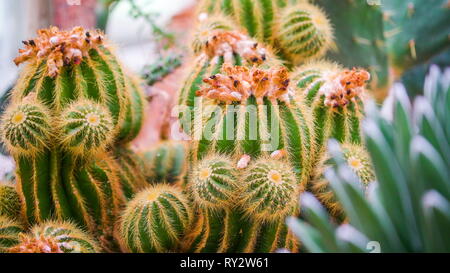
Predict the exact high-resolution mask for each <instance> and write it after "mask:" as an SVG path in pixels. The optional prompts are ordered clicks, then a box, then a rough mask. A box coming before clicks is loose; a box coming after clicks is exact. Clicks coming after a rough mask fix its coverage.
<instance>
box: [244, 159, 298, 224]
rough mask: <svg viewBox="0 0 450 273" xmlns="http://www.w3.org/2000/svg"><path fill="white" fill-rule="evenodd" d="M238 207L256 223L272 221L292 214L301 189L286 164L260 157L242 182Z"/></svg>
mask: <svg viewBox="0 0 450 273" xmlns="http://www.w3.org/2000/svg"><path fill="white" fill-rule="evenodd" d="M241 183H242V185H241V187H242V193H243V194H242V195H241V198H242V200H241V202H240V205H241V207H242V209H243V210H244V211H245V214H246V215H247V216H248V217H251V218H254V219H255V220H260V221H265V220H275V219H280V218H282V217H284V216H286V215H287V214H288V213H292V211H293V209H294V208H295V206H296V196H297V194H298V192H299V190H300V186H299V185H298V183H297V178H296V176H295V174H294V173H293V172H292V167H291V166H290V164H289V163H287V162H283V161H279V160H276V159H272V158H265V157H262V158H259V159H258V160H256V161H255V162H254V163H253V164H251V165H250V166H249V167H248V168H247V170H246V174H245V175H244V179H243V181H242V182H241Z"/></svg>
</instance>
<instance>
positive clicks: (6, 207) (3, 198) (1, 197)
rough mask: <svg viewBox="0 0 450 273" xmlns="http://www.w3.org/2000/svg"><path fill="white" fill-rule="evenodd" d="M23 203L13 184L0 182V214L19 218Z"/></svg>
mask: <svg viewBox="0 0 450 273" xmlns="http://www.w3.org/2000/svg"><path fill="white" fill-rule="evenodd" d="M20 209H21V204H20V198H19V194H18V193H17V191H16V189H15V188H14V187H13V185H8V184H3V183H1V182H0V216H4V217H8V218H10V219H16V218H18V215H19V214H20Z"/></svg>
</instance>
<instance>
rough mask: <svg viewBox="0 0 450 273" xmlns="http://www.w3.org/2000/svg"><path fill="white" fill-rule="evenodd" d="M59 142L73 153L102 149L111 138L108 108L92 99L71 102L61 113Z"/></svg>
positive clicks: (111, 131) (111, 124)
mask: <svg viewBox="0 0 450 273" xmlns="http://www.w3.org/2000/svg"><path fill="white" fill-rule="evenodd" d="M59 123H60V130H61V134H62V135H61V143H62V146H64V147H66V148H67V149H69V150H70V151H72V152H74V153H75V154H84V153H86V152H89V151H90V150H95V151H97V150H104V148H105V147H106V146H108V145H109V144H110V143H111V142H112V139H113V127H114V126H113V121H112V118H111V115H110V114H109V110H108V109H107V108H106V107H104V106H102V105H100V104H98V103H95V102H93V101H89V100H80V101H77V102H75V103H72V104H71V105H70V106H69V107H68V108H67V109H66V110H65V111H64V113H63V114H62V119H61V121H60V122H59Z"/></svg>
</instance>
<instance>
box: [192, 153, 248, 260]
mask: <svg viewBox="0 0 450 273" xmlns="http://www.w3.org/2000/svg"><path fill="white" fill-rule="evenodd" d="M233 165H234V162H233V160H231V159H230V158H228V157H226V156H220V155H210V156H208V157H207V158H205V159H203V160H202V161H200V162H199V163H198V164H197V165H196V166H194V167H193V169H192V173H191V174H190V175H189V177H190V181H189V185H188V189H189V193H190V195H191V196H192V199H193V201H194V205H195V207H196V210H197V219H196V223H195V226H194V228H193V230H192V231H191V232H190V234H189V236H188V239H187V241H186V244H185V248H186V250H188V251H189V252H234V251H235V250H236V247H237V244H238V243H239V231H240V222H239V221H240V212H239V211H238V210H237V209H236V201H237V200H238V194H239V191H238V181H237V180H238V177H237V171H236V168H235V167H234V166H233Z"/></svg>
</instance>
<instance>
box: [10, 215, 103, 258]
mask: <svg viewBox="0 0 450 273" xmlns="http://www.w3.org/2000/svg"><path fill="white" fill-rule="evenodd" d="M99 251H100V247H99V246H98V243H97V242H96V241H95V240H94V239H93V238H91V236H90V235H88V234H87V233H85V232H84V231H82V230H80V229H79V228H78V227H76V226H75V225H73V224H72V223H69V222H55V221H50V222H45V223H42V224H40V225H37V226H34V227H33V228H32V229H31V232H30V233H26V234H21V235H20V236H19V243H18V244H17V245H16V246H14V247H12V248H9V249H8V252H10V253H98V252H99Z"/></svg>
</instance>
